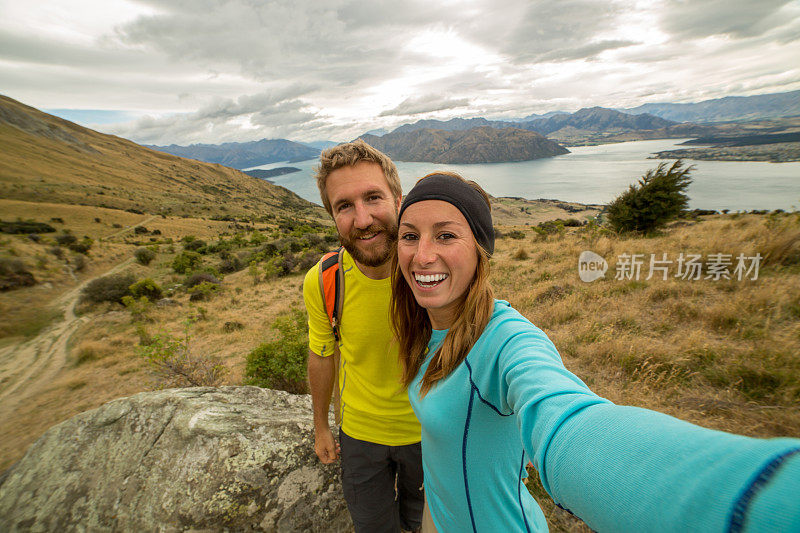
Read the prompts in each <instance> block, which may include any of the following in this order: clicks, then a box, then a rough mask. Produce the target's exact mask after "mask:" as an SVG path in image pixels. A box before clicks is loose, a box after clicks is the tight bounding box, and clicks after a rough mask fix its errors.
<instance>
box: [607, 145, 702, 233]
mask: <svg viewBox="0 0 800 533" xmlns="http://www.w3.org/2000/svg"><path fill="white" fill-rule="evenodd" d="M693 168H694V167H692V166H689V167H686V168H683V162H682V161H681V160H678V161H675V163H673V164H672V166H671V167H669V168H667V163H661V164H659V165H658V167H656V168H655V169H651V170H648V171H647V173H646V174H645V175H644V176H643V177H642V178H640V179H639V183H638V184H635V185H631V186H630V187H629V188H628V190H627V191H625V192H624V193H622V194H621V195H620V196H618V197H617V198H616V199H615V200H614V201H613V202H611V203H610V204H609V205H608V208H607V217H608V222H609V224H610V225H611V227H612V228H613V229H614V230H615V231H617V232H628V231H639V232H650V231H653V230H655V229H657V228H659V227H661V226H663V225H664V224H666V223H667V222H669V221H670V220H672V219H674V218H676V217H678V216H679V215H680V214H682V213H683V212H684V211H685V210H686V207H687V206H688V205H689V197H688V196H686V194H685V192H684V191H685V190H686V189H687V187H689V185H690V184H691V183H692V179H691V178H690V177H689V172H691V171H692V169H693Z"/></svg>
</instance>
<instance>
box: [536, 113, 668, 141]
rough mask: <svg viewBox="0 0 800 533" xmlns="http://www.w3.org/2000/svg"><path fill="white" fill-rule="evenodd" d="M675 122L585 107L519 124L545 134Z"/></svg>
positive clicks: (617, 130) (652, 126) (653, 126)
mask: <svg viewBox="0 0 800 533" xmlns="http://www.w3.org/2000/svg"><path fill="white" fill-rule="evenodd" d="M673 124H675V123H674V122H672V121H669V120H664V119H663V118H659V117H654V116H653V115H648V114H642V115H629V114H627V113H620V112H619V111H615V110H613V109H607V108H605V107H586V108H583V109H580V110H578V111H576V112H574V113H572V114H561V113H559V114H556V115H553V116H551V117H549V118H542V119H538V120H532V121H530V122H523V123H522V124H521V125H520V127H522V128H524V129H527V130H533V131H537V132H539V133H541V134H542V135H550V134H552V133H555V132H558V131H559V130H561V129H564V128H572V129H574V130H582V131H589V132H602V133H621V132H624V131H638V130H656V129H659V128H666V127H667V126H672V125H673Z"/></svg>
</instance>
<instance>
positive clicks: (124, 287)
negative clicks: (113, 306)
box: [81, 274, 136, 303]
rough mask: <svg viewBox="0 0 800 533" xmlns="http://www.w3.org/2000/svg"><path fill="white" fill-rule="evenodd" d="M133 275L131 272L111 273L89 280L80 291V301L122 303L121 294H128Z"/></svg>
mask: <svg viewBox="0 0 800 533" xmlns="http://www.w3.org/2000/svg"><path fill="white" fill-rule="evenodd" d="M134 281H136V280H135V279H134V277H133V276H132V275H131V274H111V275H110V276H104V277H102V278H97V279H95V280H92V281H90V282H89V284H88V285H86V287H85V288H84V289H83V292H82V293H81V301H84V302H91V303H100V302H117V303H122V298H123V296H129V295H130V286H131V285H133V283H134Z"/></svg>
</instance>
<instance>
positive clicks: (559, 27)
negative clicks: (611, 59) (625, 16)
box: [503, 0, 630, 63]
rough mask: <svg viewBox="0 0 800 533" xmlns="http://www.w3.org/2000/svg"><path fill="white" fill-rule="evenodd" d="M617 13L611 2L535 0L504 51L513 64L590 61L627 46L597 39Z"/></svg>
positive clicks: (616, 7) (618, 11) (618, 10)
mask: <svg viewBox="0 0 800 533" xmlns="http://www.w3.org/2000/svg"><path fill="white" fill-rule="evenodd" d="M620 12H621V8H620V7H619V6H618V5H616V4H615V3H613V2H596V1H592V0H562V1H559V2H552V1H550V0H537V1H536V2H532V3H530V4H529V5H528V7H527V10H526V12H525V14H524V15H523V17H522V19H521V21H520V22H519V23H518V24H517V25H516V26H515V28H514V30H513V32H512V33H511V35H509V37H508V39H507V41H506V44H505V46H504V47H503V52H504V53H506V54H508V55H509V56H510V57H511V58H512V60H513V61H514V62H515V63H526V62H537V61H565V60H573V59H581V58H592V57H594V56H595V55H597V54H598V53H599V52H602V51H603V50H607V49H609V48H619V47H621V46H627V45H628V44H630V43H628V42H625V41H604V40H602V39H600V38H598V35H599V34H601V33H602V32H603V31H604V30H607V29H608V28H609V27H613V26H614V22H615V19H616V17H617V16H618V14H619V13H620Z"/></svg>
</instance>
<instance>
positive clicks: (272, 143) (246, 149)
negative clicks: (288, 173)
mask: <svg viewBox="0 0 800 533" xmlns="http://www.w3.org/2000/svg"><path fill="white" fill-rule="evenodd" d="M145 146H147V148H152V149H153V150H158V151H159V152H166V153H168V154H172V155H177V156H180V157H185V158H188V159H197V160H199V161H205V162H207V163H219V164H220V165H225V166H226V167H232V168H238V169H244V168H250V167H255V166H258V165H266V164H269V163H277V162H280V161H289V162H290V163H292V162H295V161H305V160H306V159H314V158H316V157H317V156H319V152H320V149H319V148H313V147H311V146H306V145H305V144H300V143H296V142H293V141H288V140H286V139H261V140H260V141H251V142H245V143H223V144H192V145H189V146H179V145H177V144H170V145H169V146H152V145H145Z"/></svg>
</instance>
